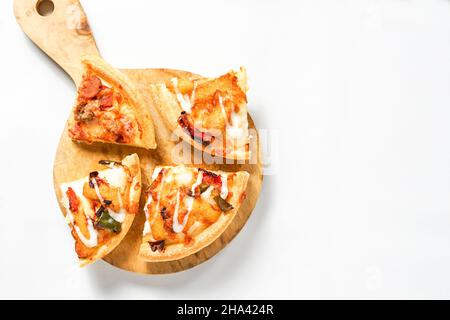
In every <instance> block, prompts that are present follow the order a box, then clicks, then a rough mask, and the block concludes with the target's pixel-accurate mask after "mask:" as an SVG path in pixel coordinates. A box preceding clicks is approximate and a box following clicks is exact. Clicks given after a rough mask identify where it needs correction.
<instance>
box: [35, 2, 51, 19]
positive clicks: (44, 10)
mask: <svg viewBox="0 0 450 320" xmlns="http://www.w3.org/2000/svg"><path fill="white" fill-rule="evenodd" d="M54 10H55V4H54V3H53V1H51V0H39V1H38V2H37V3H36V11H37V12H38V13H39V14H40V15H41V16H43V17H46V16H49V15H51V14H52V13H53V11H54Z"/></svg>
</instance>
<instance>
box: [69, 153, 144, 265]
mask: <svg viewBox="0 0 450 320" xmlns="http://www.w3.org/2000/svg"><path fill="white" fill-rule="evenodd" d="M99 163H100V164H102V165H104V166H106V169H104V170H101V171H93V172H91V173H90V174H89V176H87V177H84V178H82V179H80V180H76V181H72V182H68V183H62V184H61V185H60V201H61V204H62V206H63V208H64V211H65V216H66V222H67V223H68V224H69V226H70V229H71V231H72V236H73V238H74V239H75V251H76V253H77V255H78V258H79V260H80V266H84V265H87V264H89V263H92V262H94V261H95V260H97V259H100V258H102V257H104V256H105V255H107V254H108V253H109V252H111V251H112V250H113V249H114V248H115V247H116V246H117V245H118V244H119V243H120V242H121V241H122V239H123V238H124V237H125V235H126V234H127V232H128V229H129V228H130V226H131V224H132V222H133V219H134V217H135V215H136V214H137V213H138V212H139V198H140V195H141V169H140V164H139V157H138V156H137V155H136V154H132V155H130V156H127V157H125V158H124V159H123V160H122V161H121V162H115V161H108V160H101V161H100V162H99Z"/></svg>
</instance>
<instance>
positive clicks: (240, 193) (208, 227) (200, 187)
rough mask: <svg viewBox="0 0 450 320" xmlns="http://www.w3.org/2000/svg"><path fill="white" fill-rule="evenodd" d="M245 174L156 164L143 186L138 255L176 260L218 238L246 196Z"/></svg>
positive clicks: (151, 259) (246, 173) (157, 259)
mask: <svg viewBox="0 0 450 320" xmlns="http://www.w3.org/2000/svg"><path fill="white" fill-rule="evenodd" d="M248 178H249V173H248V172H246V171H239V172H223V171H208V170H205V169H201V168H195V167H186V166H182V165H181V166H158V167H156V168H155V169H154V171H153V175H152V182H151V185H150V187H149V188H148V190H147V194H146V197H147V198H146V203H145V206H144V212H145V216H146V221H145V225H144V231H143V242H142V244H141V247H140V251H139V257H140V258H141V259H143V260H146V261H169V260H177V259H181V258H183V257H186V256H188V255H191V254H193V253H195V252H197V251H199V250H201V249H202V248H204V247H206V246H208V245H209V244H210V243H212V242H213V241H214V240H215V239H217V238H218V237H219V236H220V235H221V234H222V233H223V232H224V231H225V229H226V228H227V227H228V226H229V225H230V223H231V221H232V220H233V219H234V217H235V215H236V213H237V211H238V210H239V206H240V205H241V203H242V201H243V200H244V199H245V190H246V187H247V181H248Z"/></svg>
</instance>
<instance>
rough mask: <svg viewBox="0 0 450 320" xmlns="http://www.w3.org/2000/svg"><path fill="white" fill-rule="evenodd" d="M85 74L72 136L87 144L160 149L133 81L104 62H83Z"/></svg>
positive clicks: (90, 58) (71, 125)
mask: <svg viewBox="0 0 450 320" xmlns="http://www.w3.org/2000/svg"><path fill="white" fill-rule="evenodd" d="M83 64H84V67H85V72H84V75H83V79H82V81H81V84H80V85H79V87H78V95H77V100H76V103H75V106H74V108H73V111H72V114H71V116H70V118H69V124H68V126H69V128H68V129H69V130H68V131H69V136H70V138H72V139H73V140H75V141H78V142H84V143H93V142H103V143H113V144H125V145H130V146H135V147H142V148H146V149H154V148H156V142H155V132H154V127H153V122H152V118H151V115H150V113H149V111H148V109H147V107H146V105H145V102H144V101H143V98H142V97H141V95H140V94H139V92H138V91H137V90H136V88H135V87H134V85H133V84H132V82H131V80H130V79H128V77H127V76H126V75H125V74H123V73H122V72H120V71H119V70H117V69H114V68H113V67H111V66H109V65H108V64H106V63H105V62H104V61H103V60H102V59H101V58H99V57H93V56H87V57H85V58H84V59H83Z"/></svg>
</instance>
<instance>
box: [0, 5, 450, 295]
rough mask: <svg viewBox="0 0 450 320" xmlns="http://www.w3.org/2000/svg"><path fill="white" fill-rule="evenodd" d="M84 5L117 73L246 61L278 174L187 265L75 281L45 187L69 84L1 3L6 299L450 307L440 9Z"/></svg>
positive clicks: (78, 274)
mask: <svg viewBox="0 0 450 320" xmlns="http://www.w3.org/2000/svg"><path fill="white" fill-rule="evenodd" d="M82 3H83V5H84V7H85V10H86V12H87V14H88V17H89V19H90V23H91V26H92V28H93V31H94V34H95V37H96V40H97V43H98V46H99V48H100V51H101V52H102V54H103V56H104V58H106V60H107V61H109V62H110V63H112V64H113V65H115V66H117V67H124V68H125V67H126V68H132V67H136V68H142V67H168V68H176V69H185V70H190V71H193V72H196V73H200V74H204V75H206V76H217V75H219V74H221V73H224V72H226V71H228V70H229V69H230V68H236V67H238V66H239V65H245V66H246V67H247V69H248V73H249V77H250V79H249V81H250V83H249V84H250V93H249V109H250V112H251V114H252V116H253V117H254V119H255V121H256V124H257V125H258V127H259V128H264V129H269V130H270V131H271V132H272V133H275V135H276V136H277V137H278V144H277V148H275V149H274V150H278V151H277V152H276V154H273V153H274V152H272V154H271V155H269V156H268V157H267V159H269V158H270V161H269V162H271V168H270V172H271V173H273V174H272V175H270V176H266V177H265V180H264V186H263V192H262V194H261V197H260V200H259V202H258V205H257V207H256V209H255V210H254V212H253V215H252V216H251V218H250V219H249V221H248V223H247V225H246V226H245V228H244V229H243V230H242V232H241V233H240V234H239V235H238V236H237V238H236V239H235V240H234V241H233V242H232V243H231V244H230V245H229V246H228V247H227V248H225V250H223V251H222V252H221V253H220V254H218V255H217V256H215V257H214V258H212V259H211V260H209V261H208V262H206V263H204V264H202V265H200V266H198V267H195V268H194V269H191V270H188V271H185V272H182V273H178V274H173V275H165V276H143V275H137V274H132V273H128V272H124V271H121V270H119V269H116V268H114V267H112V266H110V265H108V264H106V263H105V262H103V261H100V262H98V263H95V264H94V265H92V266H89V267H87V268H83V269H79V268H78V267H77V265H76V259H75V254H74V252H73V241H72V239H71V236H70V234H69V232H68V228H67V227H66V226H65V225H64V220H63V218H62V216H61V214H60V212H59V209H58V206H57V201H56V199H55V196H54V193H53V184H52V165H53V157H54V153H55V150H56V146H57V143H58V140H59V136H60V133H61V131H62V129H63V126H64V122H65V120H66V118H67V116H68V113H69V110H70V107H71V105H72V103H73V100H74V97H75V90H74V86H73V84H72V82H71V80H70V79H69V77H68V76H66V75H65V74H64V72H63V71H62V70H61V69H59V67H57V66H56V65H55V64H54V63H53V62H52V61H51V60H49V59H48V58H47V57H46V55H45V54H43V53H42V52H41V51H39V49H37V48H36V47H35V46H34V45H33V44H32V42H31V41H29V40H28V39H27V38H26V36H25V35H24V34H23V33H22V31H21V29H20V28H19V26H18V25H17V23H16V21H15V18H14V15H13V10H12V1H0V38H1V40H2V45H1V49H0V58H1V59H0V93H1V94H0V96H1V102H0V146H1V151H0V152H1V157H0V167H1V171H0V181H1V183H0V215H1V219H0V298H87V299H91V298H147V299H171V298H180V299H184V298H211V299H214V298H450V125H449V123H450V90H449V89H450V1H448V0H423V1H419V0H390V1H369V0H353V1H352V0H347V1H344V0H341V1H331V0H330V1H325V0H314V1H313V0H311V1H275V0H266V1H262V0H259V1H257V0H254V1H250V0H247V1H237V0H233V1H225V0H223V1H217V0H216V1H208V0H204V1H198V0H196V1H183V0H179V1H173V0H171V1H144V0H133V1H126V2H125V1H100V0H91V1H82Z"/></svg>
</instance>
